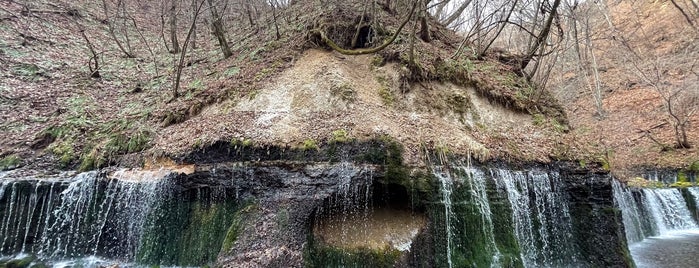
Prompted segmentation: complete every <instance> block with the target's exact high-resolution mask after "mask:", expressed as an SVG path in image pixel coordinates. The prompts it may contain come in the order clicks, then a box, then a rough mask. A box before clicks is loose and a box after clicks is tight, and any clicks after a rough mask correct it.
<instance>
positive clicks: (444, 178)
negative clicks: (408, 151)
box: [434, 167, 454, 268]
mask: <svg viewBox="0 0 699 268" xmlns="http://www.w3.org/2000/svg"><path fill="white" fill-rule="evenodd" d="M434 175H435V176H436V177H437V179H439V182H440V192H441V193H442V203H443V204H444V226H445V228H446V230H445V231H446V236H447V237H446V240H447V241H446V249H447V252H446V254H447V264H448V265H449V267H450V268H451V267H452V266H453V263H452V260H451V247H452V241H451V240H452V230H451V229H452V226H451V219H452V218H454V212H453V210H452V203H451V194H452V184H453V180H452V179H451V177H450V175H449V173H446V172H442V167H435V170H434Z"/></svg>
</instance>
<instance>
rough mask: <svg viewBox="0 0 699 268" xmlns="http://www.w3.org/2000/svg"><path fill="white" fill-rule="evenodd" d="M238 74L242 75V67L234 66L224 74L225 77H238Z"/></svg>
mask: <svg viewBox="0 0 699 268" xmlns="http://www.w3.org/2000/svg"><path fill="white" fill-rule="evenodd" d="M238 73H240V67H237V66H232V67H230V68H228V69H226V71H225V72H223V75H224V76H225V77H231V76H236V75H238Z"/></svg>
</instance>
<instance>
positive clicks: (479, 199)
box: [462, 168, 502, 267]
mask: <svg viewBox="0 0 699 268" xmlns="http://www.w3.org/2000/svg"><path fill="white" fill-rule="evenodd" d="M462 171H463V172H464V173H465V174H466V175H467V177H468V179H469V187H470V189H469V191H470V193H471V196H472V198H473V201H475V204H476V206H477V208H478V210H479V213H480V215H481V226H482V228H481V230H482V231H483V235H484V237H485V239H486V241H487V244H486V247H487V251H488V252H490V253H491V254H492V256H493V257H492V260H491V264H490V266H491V267H500V266H501V264H500V258H501V257H502V256H501V254H500V250H499V249H498V247H497V245H496V244H495V234H494V230H493V219H492V212H491V210H490V201H489V200H488V193H487V191H486V177H485V175H484V174H483V171H481V170H479V169H471V168H465V169H464V168H462Z"/></svg>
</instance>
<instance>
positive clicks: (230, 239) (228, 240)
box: [221, 204, 255, 252]
mask: <svg viewBox="0 0 699 268" xmlns="http://www.w3.org/2000/svg"><path fill="white" fill-rule="evenodd" d="M254 207H255V205H254V204H249V205H247V206H246V207H245V208H243V209H241V210H239V211H237V212H236V213H235V215H234V216H233V219H232V220H231V223H230V226H229V227H228V231H226V237H225V238H224V239H223V243H222V245H221V252H228V251H230V250H231V249H232V248H233V245H234V244H235V241H237V240H238V236H239V235H240V233H241V232H242V231H243V229H244V225H243V223H244V219H245V215H247V214H248V213H249V212H250V210H252V209H253V208H254Z"/></svg>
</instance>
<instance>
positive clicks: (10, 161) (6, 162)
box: [0, 154, 22, 171]
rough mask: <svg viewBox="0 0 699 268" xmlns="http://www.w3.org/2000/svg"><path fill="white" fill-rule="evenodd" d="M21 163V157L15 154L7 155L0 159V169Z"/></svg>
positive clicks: (8, 168) (14, 166) (12, 167)
mask: <svg viewBox="0 0 699 268" xmlns="http://www.w3.org/2000/svg"><path fill="white" fill-rule="evenodd" d="M21 163H22V159H21V158H19V156H17V155H16V154H11V155H7V156H5V157H3V158H2V159H0V171H1V170H10V169H14V168H17V167H19V165H20V164H21Z"/></svg>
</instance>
